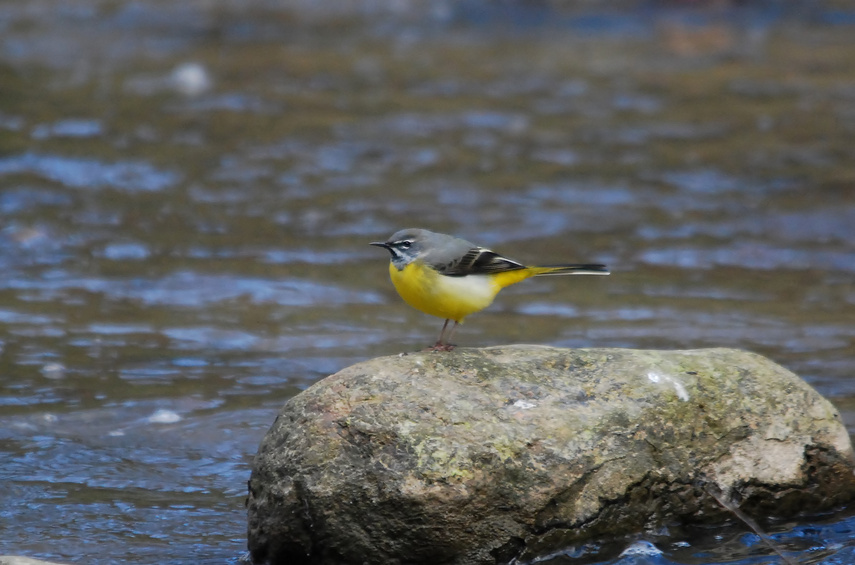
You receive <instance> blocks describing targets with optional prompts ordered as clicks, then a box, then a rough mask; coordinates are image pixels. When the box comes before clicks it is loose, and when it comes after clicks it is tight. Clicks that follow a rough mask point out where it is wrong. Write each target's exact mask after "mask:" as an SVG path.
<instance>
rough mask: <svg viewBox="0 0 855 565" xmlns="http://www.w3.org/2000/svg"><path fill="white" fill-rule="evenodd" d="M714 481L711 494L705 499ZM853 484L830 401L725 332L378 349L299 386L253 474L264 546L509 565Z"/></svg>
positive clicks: (268, 559) (253, 513) (353, 557)
mask: <svg viewBox="0 0 855 565" xmlns="http://www.w3.org/2000/svg"><path fill="white" fill-rule="evenodd" d="M712 494H715V497H714V496H712ZM716 497H717V498H719V499H724V500H729V501H731V502H732V503H733V504H735V505H738V506H739V507H740V509H741V510H742V511H743V512H745V513H746V514H748V515H749V516H753V517H767V516H782V517H783V516H790V515H794V514H796V513H799V512H804V511H811V510H815V511H820V510H824V509H828V508H833V507H835V506H839V505H841V504H843V503H845V502H847V501H849V500H851V499H852V498H853V497H855V477H853V453H852V446H851V444H850V440H849V436H848V435H847V433H846V430H845V428H844V426H843V424H842V423H841V420H840V417H839V415H838V414H837V411H836V410H835V408H834V407H833V406H832V405H831V404H830V403H829V402H828V401H827V400H825V399H824V398H822V396H820V395H819V394H818V393H817V392H816V391H815V390H813V389H812V388H811V387H810V386H809V385H808V384H807V383H805V382H804V381H803V380H802V379H800V378H799V377H798V376H796V375H795V374H793V373H791V372H790V371H788V370H786V369H784V368H782V367H780V366H779V365H776V364H775V363H773V362H771V361H769V360H768V359H766V358H764V357H761V356H759V355H755V354H752V353H747V352H744V351H739V350H733V349H706V350H687V351H646V350H629V349H559V348H551V347H540V346H522V345H518V346H507V347H491V348H485V349H458V350H455V351H453V352H450V353H416V354H410V355H401V356H396V357H384V358H377V359H372V360H369V361H366V362H363V363H359V364H357V365H353V366H351V367H348V368H346V369H344V370H342V371H340V372H338V373H336V374H335V375H332V376H330V377H327V378H326V379H324V380H322V381H321V382H319V383H317V384H315V385H314V386H312V387H310V388H309V389H308V390H306V391H304V392H302V393H301V394H299V395H297V396H296V397H294V398H292V399H291V400H289V401H288V403H287V404H286V405H285V406H284V407H283V409H282V411H281V412H280V414H279V416H278V417H277V419H276V421H275V423H274V424H273V426H272V427H271V429H270V430H269V431H268V433H267V435H266V436H265V438H264V439H263V441H262V443H261V446H260V448H259V451H258V454H257V456H256V458H255V461H254V464H253V472H252V477H251V480H250V482H249V498H248V519H249V529H248V536H249V549H250V552H251V557H252V559H253V561H254V562H256V563H272V564H279V563H312V564H314V563H345V564H346V563H378V564H379V563H404V562H406V563H433V564H436V563H454V564H461V565H462V564H480V563H506V562H508V561H510V560H512V559H514V558H520V559H521V560H524V561H525V560H530V559H534V558H536V557H538V556H543V555H546V554H549V553H550V552H554V551H556V550H558V549H561V548H562V547H566V546H568V545H570V544H573V543H578V542H580V541H584V540H592V539H596V538H598V537H601V536H613V535H621V534H627V533H631V532H635V531H642V530H644V529H649V528H656V527H660V526H662V525H667V524H669V523H674V522H678V521H679V522H683V523H691V522H710V521H712V522H715V521H722V520H724V519H732V518H733V515H732V514H731V513H730V511H728V510H726V509H724V508H723V507H722V505H721V504H720V503H719V502H717V500H716Z"/></svg>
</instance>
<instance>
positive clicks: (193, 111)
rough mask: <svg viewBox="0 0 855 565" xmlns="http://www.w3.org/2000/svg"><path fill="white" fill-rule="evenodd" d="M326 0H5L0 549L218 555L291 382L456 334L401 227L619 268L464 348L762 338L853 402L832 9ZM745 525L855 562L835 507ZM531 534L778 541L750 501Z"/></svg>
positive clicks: (744, 559)
mask: <svg viewBox="0 0 855 565" xmlns="http://www.w3.org/2000/svg"><path fill="white" fill-rule="evenodd" d="M332 4H333V3H312V2H299V1H297V0H292V1H285V2H270V1H266V0H248V1H242V2H239V1H226V2H207V1H203V0H185V1H183V2H175V3H165V2H157V1H155V0H138V1H133V2H131V1H128V2H122V1H106V0H105V1H99V0H77V1H75V2H73V3H69V2H62V1H60V0H29V1H27V2H15V1H5V2H0V461H2V463H0V554H26V555H29V556H33V557H40V558H45V559H53V560H57V561H63V562H75V563H86V564H97V563H140V564H148V563H187V564H190V563H193V564H198V563H235V562H237V560H238V559H239V557H240V556H241V554H242V552H243V551H244V549H245V514H244V508H243V504H244V496H245V484H246V480H247V479H248V476H249V465H250V461H251V458H252V455H253V453H254V451H255V449H256V447H257V445H258V443H259V441H260V439H261V437H262V435H263V434H264V432H265V431H266V429H267V427H268V426H269V425H270V424H271V423H272V421H273V418H274V417H275V415H276V413H277V411H278V409H279V408H280V406H281V405H282V404H283V402H285V401H286V400H287V399H288V398H289V397H291V396H292V395H294V394H296V393H297V392H299V391H300V390H302V389H304V388H306V387H307V386H309V385H310V384H312V383H313V382H315V381H317V380H318V379H320V378H322V377H324V376H325V375H327V374H330V373H332V372H335V371H337V370H338V369H340V368H343V367H345V366H347V365H350V364H352V363H354V362H357V361H360V360H362V359H366V358H369V357H374V356H380V355H389V354H397V353H399V352H401V351H407V350H413V349H418V348H421V347H423V346H425V345H428V344H430V343H432V342H433V340H434V339H435V338H436V335H437V334H438V332H439V329H440V325H441V321H440V320H438V319H433V318H429V317H428V316H425V315H423V314H421V313H419V312H417V311H415V310H412V309H410V308H408V307H407V306H406V305H404V304H403V303H401V302H400V300H399V299H398V298H397V296H396V295H395V293H394V291H393V290H392V288H391V285H390V283H389V280H388V273H387V257H386V255H385V254H384V252H383V251H382V250H379V249H376V248H373V247H369V246H368V245H367V243H368V242H369V241H375V240H378V239H384V238H385V237H387V236H388V235H390V234H391V233H392V232H394V231H395V230H397V229H399V228H402V227H411V226H418V227H427V228H431V229H434V230H437V231H442V232H447V233H454V234H457V235H460V236H463V237H466V238H467V239H470V240H472V241H475V242H477V243H479V244H481V245H485V246H490V247H492V248H494V249H496V250H499V251H500V252H502V253H504V254H506V255H509V256H510V257H513V258H517V259H520V260H523V261H526V262H530V263H555V262H567V261H569V262H574V261H578V262H602V263H607V264H608V265H609V267H610V268H611V269H612V275H611V276H610V277H607V278H606V277H588V278H571V279H547V280H543V281H540V280H538V281H529V282H527V283H524V284H521V285H518V286H515V287H511V288H509V289H507V290H506V291H504V292H503V293H502V295H500V297H499V298H498V300H497V301H496V303H495V304H494V305H493V306H492V307H491V308H489V309H488V310H486V311H484V312H482V313H481V314H479V315H476V316H473V317H472V318H470V319H469V320H467V323H466V325H465V326H463V327H462V328H461V329H460V330H459V331H458V333H457V335H456V338H455V341H456V342H457V343H458V344H459V345H461V346H472V347H477V346H486V345H496V344H507V343H518V342H525V343H541V344H550V345H556V346H566V347H599V346H604V347H614V346H616V347H634V348H667V349H677V348H696V347H719V346H723V347H737V348H744V349H749V350H753V351H756V352H758V353H761V354H764V355H767V356H769V357H771V358H772V359H773V360H775V361H777V362H779V363H781V364H783V365H784V366H786V367H788V368H790V369H791V370H793V371H795V372H796V373H798V374H799V375H801V376H802V377H804V378H805V379H806V380H807V381H808V382H810V383H811V384H812V385H813V386H814V387H816V388H817V389H818V390H819V391H820V392H821V393H822V394H824V395H826V396H827V397H828V398H830V399H831V400H832V401H833V402H834V403H835V405H836V406H837V407H838V408H839V409H840V410H841V413H842V414H843V417H844V420H845V422H846V424H847V425H848V426H849V429H850V430H855V380H853V378H852V376H853V375H852V368H853V360H855V286H854V285H853V279H854V278H855V33H853V32H854V31H855V12H853V11H851V7H849V6H848V5H847V4H846V3H842V2H838V3H835V2H793V3H785V2H773V1H767V2H743V3H739V4H737V5H735V6H731V5H730V4H729V3H727V2H711V3H708V4H703V3H688V2H687V3H679V2H674V3H664V4H660V3H656V2H644V3H631V2H626V3H624V4H625V5H621V4H619V3H614V4H613V5H609V6H608V7H603V6H601V5H599V4H596V3H580V5H579V6H578V7H577V6H574V5H573V4H572V3H568V5H566V6H563V5H557V4H552V3H547V2H542V3H538V2H501V3H490V2H482V1H479V0H464V1H460V2H450V1H445V2H419V1H416V0H413V1H411V2H390V3H377V2H370V1H368V0H363V1H360V0H356V1H354V2H350V3H341V4H340V5H335V6H333V5H332ZM757 518H759V519H761V521H762V517H757ZM764 524H765V525H766V527H767V528H768V529H769V532H770V534H771V535H772V536H773V537H774V539H775V540H776V542H777V543H778V544H779V546H780V547H781V549H782V550H783V551H785V552H786V553H787V554H788V555H789V556H790V557H791V559H796V560H798V562H799V563H826V564H833V563H839V564H843V563H853V562H855V541H853V539H852V538H853V532H855V520H853V518H852V513H851V512H849V511H848V510H847V509H840V510H839V511H837V512H831V513H829V514H826V515H823V516H805V517H802V518H801V519H797V520H787V521H781V520H777V521H776V520H772V521H771V522H768V521H764ZM622 553H623V554H622ZM549 562H550V563H552V564H564V563H567V564H570V563H573V564H575V563H615V564H618V563H619V564H622V565H629V564H631V563H655V564H667V563H693V564H705V565H711V564H720V563H737V564H749V563H750V564H757V563H781V562H782V561H780V559H779V558H778V557H776V556H775V554H774V553H773V552H772V551H771V550H769V549H768V548H767V547H766V546H765V545H764V544H763V543H761V541H760V540H759V538H757V537H756V536H755V535H754V534H753V533H751V532H750V531H749V530H748V529H747V528H746V527H745V526H744V525H742V524H739V523H736V522H734V523H732V524H725V525H721V526H719V527H715V528H699V529H698V528H696V529H691V528H689V529H678V528H671V529H668V530H663V531H659V532H647V533H644V534H639V535H637V536H632V537H630V538H627V539H621V540H615V541H614V542H613V543H601V544H592V545H589V546H582V547H574V548H567V550H566V551H564V552H563V553H561V554H559V555H556V556H554V558H553V559H551V560H550V561H549Z"/></svg>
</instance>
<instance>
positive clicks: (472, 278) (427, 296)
mask: <svg viewBox="0 0 855 565" xmlns="http://www.w3.org/2000/svg"><path fill="white" fill-rule="evenodd" d="M389 274H390V275H391V277H392V284H394V285H395V290H397V291H398V294H400V295H401V298H403V299H404V302H406V303H407V304H409V305H410V306H412V307H413V308H416V309H417V310H421V311H422V312H424V313H425V314H430V315H431V316H437V317H439V318H445V319H450V320H454V321H455V322H462V321H463V319H464V318H465V317H466V316H468V315H469V314H473V313H475V312H478V311H479V310H483V309H484V308H486V307H487V306H489V305H490V304H491V303H492V302H493V298H494V297H495V296H496V294H497V293H498V292H499V291H500V290H501V289H502V288H503V287H504V286H507V284H500V281H498V280H496V277H495V276H490V275H468V276H465V277H448V276H445V275H442V274H440V273H438V272H437V271H435V270H434V269H431V268H430V267H428V266H427V265H425V264H424V263H422V262H420V261H414V262H412V263H410V264H409V265H407V266H406V267H404V268H403V269H402V270H400V271H399V270H398V269H397V268H396V267H395V265H393V264H391V263H390V264H389ZM520 280H521V279H520ZM501 282H505V281H501ZM514 282H516V281H514Z"/></svg>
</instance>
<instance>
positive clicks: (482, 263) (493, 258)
mask: <svg viewBox="0 0 855 565" xmlns="http://www.w3.org/2000/svg"><path fill="white" fill-rule="evenodd" d="M432 267H433V268H435V269H436V270H437V271H439V272H440V273H442V274H443V275H446V276H449V277H465V276H466V275H486V274H490V273H502V272H504V271H516V270H519V269H524V268H525V265H523V264H521V263H517V262H516V261H512V260H510V259H508V258H507V257H502V256H501V255H499V254H498V253H494V252H493V251H490V250H489V249H484V248H483V247H473V248H472V249H470V250H469V251H467V252H466V253H464V254H463V255H461V256H460V257H458V258H457V259H454V260H453V261H451V262H449V263H445V264H442V265H432Z"/></svg>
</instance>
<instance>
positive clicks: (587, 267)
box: [528, 263, 609, 277]
mask: <svg viewBox="0 0 855 565" xmlns="http://www.w3.org/2000/svg"><path fill="white" fill-rule="evenodd" d="M528 268H529V269H532V270H533V271H534V276H536V277H542V276H549V275H608V274H609V270H608V268H607V267H606V266H605V265H600V264H597V263H590V264H573V265H541V266H538V267H528Z"/></svg>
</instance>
